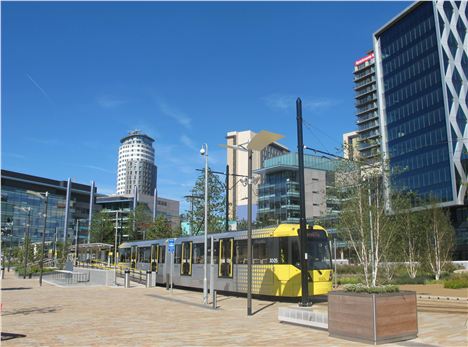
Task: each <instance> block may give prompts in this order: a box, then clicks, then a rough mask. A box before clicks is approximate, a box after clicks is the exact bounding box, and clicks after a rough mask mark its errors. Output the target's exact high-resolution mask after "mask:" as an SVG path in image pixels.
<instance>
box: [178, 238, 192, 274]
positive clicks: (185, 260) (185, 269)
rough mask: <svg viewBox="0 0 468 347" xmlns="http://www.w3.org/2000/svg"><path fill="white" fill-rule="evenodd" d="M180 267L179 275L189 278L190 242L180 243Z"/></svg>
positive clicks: (190, 262)
mask: <svg viewBox="0 0 468 347" xmlns="http://www.w3.org/2000/svg"><path fill="white" fill-rule="evenodd" d="M181 262H182V266H181V267H180V274H181V275H186V276H191V275H192V242H191V241H190V242H182V260H181Z"/></svg>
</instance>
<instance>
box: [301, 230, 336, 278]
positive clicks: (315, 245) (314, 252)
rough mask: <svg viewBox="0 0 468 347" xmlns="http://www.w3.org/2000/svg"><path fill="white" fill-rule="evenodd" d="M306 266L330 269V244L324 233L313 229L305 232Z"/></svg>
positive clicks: (315, 268)
mask: <svg viewBox="0 0 468 347" xmlns="http://www.w3.org/2000/svg"><path fill="white" fill-rule="evenodd" d="M306 249H307V268H308V269H310V270H312V269H313V270H324V269H331V267H332V266H331V254H330V244H329V242H328V239H327V238H325V237H324V233H323V232H321V233H318V232H317V231H315V230H313V231H310V232H308V233H307V248H306Z"/></svg>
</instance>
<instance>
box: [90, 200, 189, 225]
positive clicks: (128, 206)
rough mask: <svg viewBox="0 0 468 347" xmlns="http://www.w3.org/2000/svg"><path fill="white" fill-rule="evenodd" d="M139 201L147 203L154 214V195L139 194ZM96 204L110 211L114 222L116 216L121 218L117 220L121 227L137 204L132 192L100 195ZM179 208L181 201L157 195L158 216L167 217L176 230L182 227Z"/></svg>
mask: <svg viewBox="0 0 468 347" xmlns="http://www.w3.org/2000/svg"><path fill="white" fill-rule="evenodd" d="M137 203H138V204H145V205H146V206H147V207H148V211H149V213H150V214H151V215H152V216H154V196H149V195H144V194H138V195H137ZM96 204H97V205H98V206H100V208H101V211H103V212H107V213H109V215H110V216H111V218H112V220H113V221H114V222H115V219H116V218H119V221H118V222H117V225H118V226H119V227H122V224H123V223H125V222H126V221H127V219H128V215H129V214H130V213H131V212H132V211H133V210H134V209H135V207H136V206H137V205H136V204H135V197H134V195H130V194H123V195H109V196H99V197H97V199H96ZM179 210H180V204H179V201H176V200H171V199H166V198H163V197H159V196H158V197H157V207H156V216H160V215H163V216H164V217H166V219H167V220H168V221H169V222H170V223H171V227H172V228H173V229H174V230H175V229H177V228H179V227H180V215H179Z"/></svg>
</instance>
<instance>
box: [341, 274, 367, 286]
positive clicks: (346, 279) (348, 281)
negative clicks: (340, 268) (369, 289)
mask: <svg viewBox="0 0 468 347" xmlns="http://www.w3.org/2000/svg"><path fill="white" fill-rule="evenodd" d="M361 282H362V279H361V278H360V277H358V276H349V277H338V284H358V283H361Z"/></svg>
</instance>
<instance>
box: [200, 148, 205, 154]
mask: <svg viewBox="0 0 468 347" xmlns="http://www.w3.org/2000/svg"><path fill="white" fill-rule="evenodd" d="M205 153H206V151H205V147H202V148H200V155H205Z"/></svg>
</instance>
